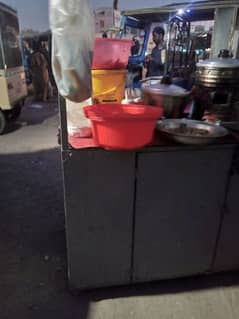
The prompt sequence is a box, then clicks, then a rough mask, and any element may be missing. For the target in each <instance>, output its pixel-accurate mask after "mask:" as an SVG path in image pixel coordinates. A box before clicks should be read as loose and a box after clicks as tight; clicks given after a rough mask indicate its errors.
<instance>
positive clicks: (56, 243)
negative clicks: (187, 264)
mask: <svg viewBox="0 0 239 319" xmlns="http://www.w3.org/2000/svg"><path fill="white" fill-rule="evenodd" d="M57 126H58V110H57V103H56V101H52V102H51V103H48V104H39V103H32V102H31V101H28V103H27V104H26V106H25V108H24V110H23V113H22V115H21V117H20V119H19V120H18V121H17V123H16V124H12V125H11V126H10V128H9V130H8V132H7V134H5V135H4V136H1V137H0V194H1V195H0V216H1V222H0V256H1V257H0V319H15V318H19V319H21V318H24V319H28V318H33V319H38V318H39V319H40V318H41V319H48V318H57V319H75V318H76V319H112V318H117V319H123V318H124V319H126V318H132V319H136V318H137V319H143V318H150V319H225V318H227V319H238V318H239V274H238V273H229V274H218V275H213V276H203V277H198V278H188V279H180V280H171V281H164V282H159V283H155V284H146V285H138V286H133V287H122V288H110V289H103V290H101V289H100V290H94V291H91V292H85V293H81V294H79V295H78V296H73V295H71V294H70V292H69V290H68V288H67V270H66V249H65V233H64V232H65V230H64V207H63V190H62V176H61V165H60V150H59V146H58V144H57V138H56V134H57ZM235 244H236V243H235Z"/></svg>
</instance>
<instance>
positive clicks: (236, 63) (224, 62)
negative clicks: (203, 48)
mask: <svg viewBox="0 0 239 319" xmlns="http://www.w3.org/2000/svg"><path fill="white" fill-rule="evenodd" d="M197 67H204V68H230V69H232V68H239V59H232V58H212V59H208V60H204V61H202V62H199V63H197Z"/></svg>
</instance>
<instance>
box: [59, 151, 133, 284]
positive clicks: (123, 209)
mask: <svg viewBox="0 0 239 319" xmlns="http://www.w3.org/2000/svg"><path fill="white" fill-rule="evenodd" d="M63 167H64V182H65V203H66V233H67V251H68V274H69V280H70V285H71V286H72V288H76V289H85V288H94V287H103V286H110V285H116V284H127V283H129V280H130V267H131V249H132V247H131V245H132V221H133V198H134V197H133V196H134V182H135V154H134V153H130V152H124V153H123V152H122V153H121V152H107V151H104V150H82V151H72V152H70V153H69V152H65V153H63Z"/></svg>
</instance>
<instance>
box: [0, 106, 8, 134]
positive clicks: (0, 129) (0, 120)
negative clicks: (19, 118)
mask: <svg viewBox="0 0 239 319" xmlns="http://www.w3.org/2000/svg"><path fill="white" fill-rule="evenodd" d="M6 125H7V121H6V117H5V114H4V113H3V111H1V110H0V135H1V134H3V133H4V131H5V128H6Z"/></svg>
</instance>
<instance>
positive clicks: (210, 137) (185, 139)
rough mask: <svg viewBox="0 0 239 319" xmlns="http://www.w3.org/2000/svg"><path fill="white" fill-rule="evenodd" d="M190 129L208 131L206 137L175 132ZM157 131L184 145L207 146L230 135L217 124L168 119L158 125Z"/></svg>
mask: <svg viewBox="0 0 239 319" xmlns="http://www.w3.org/2000/svg"><path fill="white" fill-rule="evenodd" d="M185 127H186V128H190V129H198V130H206V131H207V132H208V133H207V134H206V135H199V134H193V133H192V132H190V133H179V132H174V130H175V129H180V128H185ZM157 130H158V131H160V132H162V133H163V134H164V135H166V136H167V137H169V138H170V139H172V140H174V141H176V142H179V143H182V144H195V145H207V144H212V143H216V142H217V141H218V139H219V138H221V137H223V136H226V135H227V134H228V131H227V129H225V128H224V127H221V126H219V125H216V124H211V123H207V122H202V121H194V120H186V119H168V120H163V121H159V122H158V123H157Z"/></svg>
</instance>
